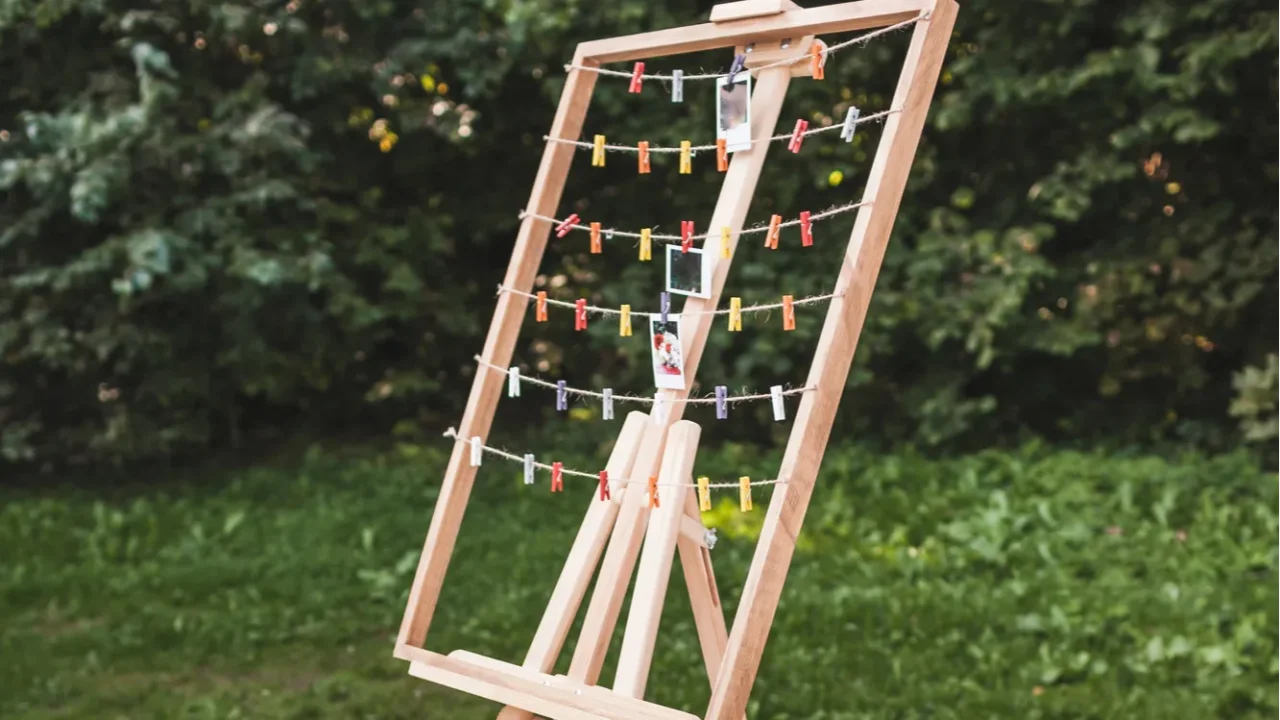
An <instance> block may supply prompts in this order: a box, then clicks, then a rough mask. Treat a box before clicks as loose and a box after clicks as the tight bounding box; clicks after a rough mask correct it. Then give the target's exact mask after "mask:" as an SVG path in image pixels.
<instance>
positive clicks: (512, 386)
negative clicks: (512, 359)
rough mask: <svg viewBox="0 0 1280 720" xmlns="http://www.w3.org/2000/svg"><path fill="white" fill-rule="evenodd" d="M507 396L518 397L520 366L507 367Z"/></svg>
mask: <svg viewBox="0 0 1280 720" xmlns="http://www.w3.org/2000/svg"><path fill="white" fill-rule="evenodd" d="M507 397H520V368H518V367H515V366H514V365H513V366H511V367H509V368H507Z"/></svg>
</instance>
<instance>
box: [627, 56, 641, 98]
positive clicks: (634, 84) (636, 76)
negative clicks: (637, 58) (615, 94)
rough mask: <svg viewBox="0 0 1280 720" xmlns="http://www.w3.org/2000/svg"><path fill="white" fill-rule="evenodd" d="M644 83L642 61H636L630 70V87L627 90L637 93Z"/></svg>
mask: <svg viewBox="0 0 1280 720" xmlns="http://www.w3.org/2000/svg"><path fill="white" fill-rule="evenodd" d="M643 85H644V63H642V62H638V63H636V65H635V67H634V68H632V70H631V87H630V88H628V90H627V92H633V93H638V92H640V88H641V86H643Z"/></svg>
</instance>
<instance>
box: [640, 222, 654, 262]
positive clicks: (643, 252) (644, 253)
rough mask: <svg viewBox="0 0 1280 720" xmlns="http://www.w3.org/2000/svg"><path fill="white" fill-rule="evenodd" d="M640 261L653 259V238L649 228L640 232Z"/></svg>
mask: <svg viewBox="0 0 1280 720" xmlns="http://www.w3.org/2000/svg"><path fill="white" fill-rule="evenodd" d="M640 259H641V260H652V259H653V236H652V231H651V230H650V229H649V228H643V229H642V230H640Z"/></svg>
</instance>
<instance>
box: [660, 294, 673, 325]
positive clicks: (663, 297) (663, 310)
mask: <svg viewBox="0 0 1280 720" xmlns="http://www.w3.org/2000/svg"><path fill="white" fill-rule="evenodd" d="M658 314H659V316H660V318H659V319H661V320H662V322H664V323H665V322H667V321H668V319H669V316H670V314H671V293H669V292H667V291H665V290H664V291H662V292H661V293H660V294H659V295H658Z"/></svg>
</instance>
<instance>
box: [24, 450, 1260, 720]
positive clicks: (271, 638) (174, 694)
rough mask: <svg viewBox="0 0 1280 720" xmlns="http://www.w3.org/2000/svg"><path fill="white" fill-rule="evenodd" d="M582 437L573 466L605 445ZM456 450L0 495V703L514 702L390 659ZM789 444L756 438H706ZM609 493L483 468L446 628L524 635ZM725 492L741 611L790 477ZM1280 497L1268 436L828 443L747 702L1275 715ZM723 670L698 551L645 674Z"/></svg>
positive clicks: (804, 713) (117, 709) (442, 630)
mask: <svg viewBox="0 0 1280 720" xmlns="http://www.w3.org/2000/svg"><path fill="white" fill-rule="evenodd" d="M578 446H579V448H580V451H579V452H578V453H575V454H573V456H571V457H566V458H565V461H566V464H569V465H571V466H584V467H590V466H591V465H592V462H593V461H592V460H590V459H589V458H591V457H593V456H595V457H598V456H600V455H602V454H603V452H604V451H603V450H602V449H600V448H598V447H594V446H593V445H592V444H591V443H590V442H588V441H583V440H579V441H578ZM443 462H444V455H443V453H442V452H441V451H440V450H439V449H438V448H435V447H432V448H426V449H423V448H414V447H404V448H401V449H400V450H399V451H397V452H395V453H386V454H378V453H374V452H372V451H366V452H350V451H346V452H336V451H334V452H325V451H320V450H313V451H311V452H308V453H306V455H305V457H303V458H300V459H298V460H296V461H291V462H287V463H276V464H268V465H262V466H258V467H253V468H249V469H237V470H226V471H217V470H216V469H212V470H202V471H201V472H200V473H199V474H198V475H195V474H193V475H192V476H191V477H188V478H182V477H165V478H159V477H155V478H139V480H141V481H145V482H143V483H141V486H140V487H134V488H127V489H118V488H117V489H112V488H98V489H84V488H79V489H76V488H69V487H60V488H55V489H50V490H47V491H42V492H33V491H20V492H19V491H13V490H8V491H0V492H4V493H5V494H3V495H0V501H2V503H3V508H2V509H0V717H5V718H30V719H36V718H42V719H43V718H174V717H184V718H237V717H242V718H249V717H273V718H274V717H279V718H423V717H427V718H461V719H463V720H466V719H468V718H488V717H492V716H493V713H494V711H495V710H496V707H495V706H494V705H492V704H490V703H488V702H485V701H482V700H478V699H475V698H471V697H468V696H465V695H462V694H459V693H455V692H453V691H450V690H446V689H442V688H439V687H436V686H432V685H430V684H427V683H425V682H422V681H419V680H416V679H413V678H410V677H408V676H407V675H406V674H405V664H404V663H403V662H400V661H397V660H394V659H392V658H391V649H392V644H393V638H394V635H395V632H396V630H397V628H398V626H399V621H400V615H401V612H402V609H403V602H404V597H405V595H406V593H407V590H408V586H409V583H410V580H411V578H412V573H413V568H414V566H415V563H416V560H417V553H418V550H419V549H420V547H421V542H422V538H423V536H424V535H425V532H426V529H427V525H428V523H429V520H430V515H431V508H432V504H433V502H434V500H435V497H436V492H437V488H438V484H439V478H440V471H441V468H442V466H443ZM596 462H598V461H596ZM775 469H776V458H762V457H758V456H757V455H755V454H753V453H750V452H748V451H746V450H743V449H742V448H739V447H734V446H729V447H726V448H722V449H719V450H716V451H712V452H709V453H704V455H703V457H702V458H701V459H700V460H699V470H700V471H703V472H706V473H707V474H711V475H714V476H717V477H725V476H736V475H738V474H751V475H753V476H759V477H764V476H767V475H769V474H770V473H771V472H772V471H774V470H775ZM174 474H175V475H180V473H174ZM570 489H571V490H573V488H572V487H571V488H570ZM589 492H590V489H589V488H586V487H579V488H578V489H577V492H576V494H575V493H574V492H570V493H567V494H565V495H556V496H552V495H551V494H550V493H547V492H546V487H545V484H542V485H539V486H538V487H537V488H534V489H529V488H525V487H524V486H522V485H521V484H520V481H519V478H518V477H517V469H516V468H512V467H510V466H503V465H501V464H500V463H499V462H497V461H491V462H489V463H487V464H486V465H485V466H484V468H482V470H481V474H480V477H479V482H478V483H477V487H476V490H475V492H474V493H473V496H472V503H471V506H470V508H469V509H468V512H467V516H466V519H465V521H464V525H463V532H462V535H461V537H460V540H459V544H458V547H457V551H456V553H455V555H454V559H453V563H452V565H451V568H450V572H449V576H448V578H447V580H446V583H445V592H444V595H443V598H442V600H441V606H440V610H439V612H438V613H437V615H436V620H435V624H434V625H433V627H432V632H431V638H430V640H429V643H428V644H429V646H430V647H431V648H432V649H437V650H444V651H448V650H452V649H455V648H466V649H469V650H474V651H478V652H482V653H485V654H488V655H491V656H494V657H499V658H504V659H509V660H518V659H519V658H520V657H521V656H522V654H523V651H524V649H525V647H526V646H527V643H528V642H529V640H530V638H531V635H532V630H533V627H534V626H535V624H536V622H537V619H538V617H539V615H540V613H541V610H542V607H543V605H544V603H545V601H546V597H547V595H548V593H549V591H550V587H551V585H552V584H553V582H554V579H555V576H556V573H557V572H558V570H559V567H560V563H561V562H562V561H563V556H564V553H565V550H566V549H567V547H568V545H569V543H570V542H571V540H572V537H573V533H574V532H575V530H576V527H577V523H578V521H579V519H580V517H581V513H582V511H583V510H584V509H585V507H586V504H587V502H588V500H587V495H588V494H589ZM729 495H730V493H725V494H724V496H723V497H721V498H719V500H720V504H719V505H718V506H717V508H716V509H715V511H713V512H712V513H709V514H708V517H707V519H708V521H709V522H711V523H714V524H715V525H717V526H718V527H719V529H720V535H721V542H720V545H719V546H718V547H717V548H716V549H715V551H714V552H713V554H712V555H713V559H714V561H715V564H716V571H717V575H718V580H719V583H720V587H721V592H722V595H723V596H724V600H725V604H726V606H727V611H728V612H729V613H730V615H729V616H728V617H729V619H730V620H732V614H731V613H732V611H733V609H734V606H735V605H736V601H737V597H738V589H739V588H740V587H741V584H742V581H743V579H744V577H745V574H746V571H747V567H748V565H749V563H750V560H751V554H752V552H753V550H754V539H755V534H756V533H757V532H758V529H759V522H760V520H761V519H762V518H763V515H764V511H765V507H766V505H767V502H768V498H767V495H766V497H762V498H757V507H756V511H755V512H754V513H752V514H751V515H746V516H744V515H742V514H740V513H738V511H737V510H736V509H735V508H734V507H733V505H732V498H730V497H729ZM1276 502H1277V494H1276V477H1275V475H1274V474H1268V473H1263V472H1260V471H1258V470H1257V469H1256V468H1255V467H1254V466H1253V464H1252V463H1251V462H1250V461H1249V460H1248V459H1247V458H1245V457H1243V456H1228V457H1220V458H1213V459H1205V458H1199V457H1188V458H1185V459H1182V460H1180V461H1177V462H1168V461H1164V460H1159V459H1152V458H1118V457H1105V456H1100V455H1089V454H1078V453H1066V452H1050V451H1047V450H1044V449H1036V448H1028V449H1026V450H1024V451H1022V452H1020V453H1015V454H1007V453H994V452H993V453H986V454H982V455H978V456H973V457H968V458H961V459H956V460H947V461H933V460H927V459H923V458H920V457H917V456H914V455H911V454H901V455H894V456H887V457H886V456H871V455H868V454H866V453H864V452H861V451H857V450H854V449H841V448H832V449H831V450H829V451H828V454H827V458H826V461H825V463H824V470H823V474H822V478H821V481H820V487H819V488H818V490H817V492H816V494H815V500H814V503H813V505H812V506H811V508H810V510H809V514H808V517H807V518H806V524H805V532H804V534H803V536H802V543H801V546H800V548H799V550H798V552H797V553H796V556H795V560H794V562H793V565H792V570H791V573H790V576H789V578H788V581H787V587H786V591H785V593H784V595H783V602H782V605H781V607H780V608H779V611H778V614H777V618H776V620H775V623H774V625H773V628H772V633H771V636H770V642H769V646H768V649H767V652H766V656H765V661H764V663H763V666H762V667H761V671H760V675H759V678H758V680H757V683H756V686H755V689H754V692H753V695H752V701H751V707H750V711H751V714H752V717H760V718H823V719H835V718H871V717H877V718H974V717H1008V718H1068V717H1070V718H1082V717H1083V718H1128V717H1160V718H1206V717H1223V718H1227V717H1231V718H1236V717H1267V718H1271V717H1275V716H1276V712H1277V696H1276V670H1277V668H1276V652H1277V648H1276V636H1277V621H1276V608H1277V554H1276V537H1277V518H1276ZM624 612H625V608H624ZM616 648H617V642H616V641H615V644H614V651H615V652H616ZM568 654H569V653H568V652H566V653H565V654H564V659H562V664H563V663H564V662H566V661H567V657H568ZM612 661H613V658H612V656H611V658H610V663H612ZM611 676H612V675H611V665H610V666H607V667H606V669H605V674H604V675H603V677H604V679H605V681H606V684H607V681H608V679H609V678H611ZM708 695H709V691H708V685H707V681H706V679H705V676H704V675H703V673H702V670H701V657H700V655H699V652H698V646H697V640H696V636H695V634H694V630H693V623H692V619H691V617H690V615H689V610H688V605H687V601H686V600H685V598H684V587H683V581H682V578H681V576H680V573H679V572H678V571H676V572H675V573H674V574H673V580H672V586H671V589H670V591H669V593H668V601H667V605H666V609H665V611H664V614H663V621H662V627H661V630H660V633H659V640H658V649H657V655H656V659H655V664H654V667H653V671H652V673H651V675H650V682H649V693H648V697H649V698H650V699H652V700H656V701H658V702H662V703H664V704H668V705H672V706H674V707H681V708H684V709H688V710H691V711H694V712H701V711H702V710H703V709H704V707H705V703H706V701H707V697H708Z"/></svg>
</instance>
